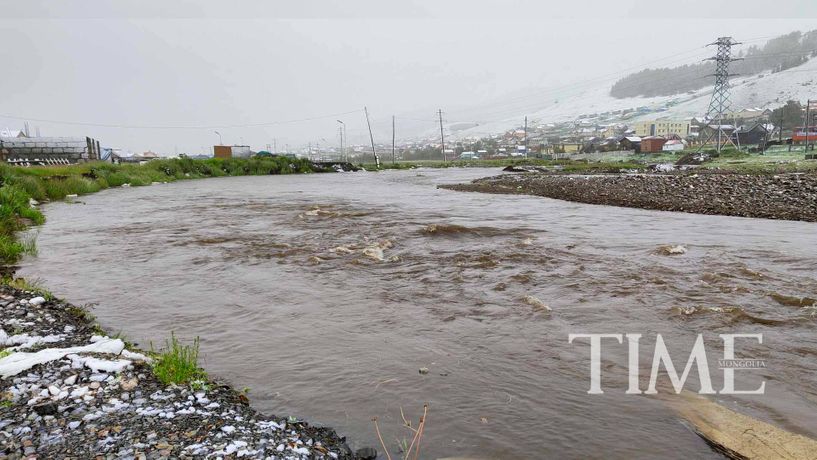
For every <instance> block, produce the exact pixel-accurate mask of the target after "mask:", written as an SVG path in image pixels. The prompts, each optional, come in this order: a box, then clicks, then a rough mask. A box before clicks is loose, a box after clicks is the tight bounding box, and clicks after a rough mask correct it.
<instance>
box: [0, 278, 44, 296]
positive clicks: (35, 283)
mask: <svg viewBox="0 0 817 460" xmlns="http://www.w3.org/2000/svg"><path fill="white" fill-rule="evenodd" d="M0 282H2V284H5V285H6V286H9V287H12V288H14V289H19V290H21V291H28V292H33V293H35V294H37V295H39V296H42V297H43V298H45V300H49V301H50V300H54V299H55V297H54V294H53V293H51V291H49V290H48V289H46V288H44V287H43V286H42V282H40V280H36V279H35V280H31V281H29V280H26V279H25V278H11V277H7V278H3V279H2V280H0Z"/></svg>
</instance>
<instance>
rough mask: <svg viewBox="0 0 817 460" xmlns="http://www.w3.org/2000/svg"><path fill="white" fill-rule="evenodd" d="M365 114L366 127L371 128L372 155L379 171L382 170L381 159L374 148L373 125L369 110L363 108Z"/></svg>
mask: <svg viewBox="0 0 817 460" xmlns="http://www.w3.org/2000/svg"><path fill="white" fill-rule="evenodd" d="M363 113H365V114H366V125H367V126H368V127H369V140H371V141H372V155H374V164H375V166H376V167H377V169H380V157H379V156H377V150H376V149H375V148H374V134H372V124H371V122H369V109H368V108H366V107H363Z"/></svg>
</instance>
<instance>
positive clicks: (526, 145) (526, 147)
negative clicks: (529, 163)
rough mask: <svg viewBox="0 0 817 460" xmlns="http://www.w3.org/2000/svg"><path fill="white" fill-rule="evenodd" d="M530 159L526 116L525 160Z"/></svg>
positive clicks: (526, 118)
mask: <svg viewBox="0 0 817 460" xmlns="http://www.w3.org/2000/svg"><path fill="white" fill-rule="evenodd" d="M527 157H528V116H527V115H525V158H527Z"/></svg>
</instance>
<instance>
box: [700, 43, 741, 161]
mask: <svg viewBox="0 0 817 460" xmlns="http://www.w3.org/2000/svg"><path fill="white" fill-rule="evenodd" d="M739 44H740V43H738V42H736V41H733V40H732V37H720V38H718V39H717V40H716V41H715V42H713V43H710V44H709V45H707V46H712V45H717V47H718V52H717V54H716V55H715V56H714V57H711V58H709V59H707V61H715V73H714V74H713V76H714V77H715V89H714V91H713V92H712V100H711V101H709V109H707V111H706V116H705V117H704V121H705V122H706V124H707V126H710V127H712V129H709V130H708V131H709V135H708V136H707V138H706V140H704V141H703V142H702V143H701V145H700V146H699V147H698V151H699V152H700V151H701V149H703V148H704V146H705V145H706V144H708V143H709V142H710V141H711V140H713V138H714V139H716V141H717V147H716V150H717V152H718V153H719V154H720V153H721V148H722V147H723V146H724V145H726V144H732V145H733V146H735V148H737V145H735V143H734V142H733V141H732V136H731V133H726V132H725V131H724V128H723V119H724V115H725V114H726V113H727V112H728V111H729V106H730V101H729V77H730V76H732V75H730V73H729V63H731V62H732V61H739V60H741V59H740V58H733V57H732V46H733V45H739ZM713 122H715V124H714V125H713Z"/></svg>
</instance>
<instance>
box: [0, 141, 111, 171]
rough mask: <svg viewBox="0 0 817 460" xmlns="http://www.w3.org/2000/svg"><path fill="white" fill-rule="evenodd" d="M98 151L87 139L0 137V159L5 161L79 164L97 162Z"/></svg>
mask: <svg viewBox="0 0 817 460" xmlns="http://www.w3.org/2000/svg"><path fill="white" fill-rule="evenodd" d="M101 151H102V149H101V148H100V147H99V141H97V140H95V139H91V138H90V137H0V160H2V161H7V162H18V163H19V162H25V163H30V164H36V163H42V164H51V163H56V162H60V163H66V162H67V163H83V162H86V161H95V160H99V159H100V158H101V155H100V153H101Z"/></svg>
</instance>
